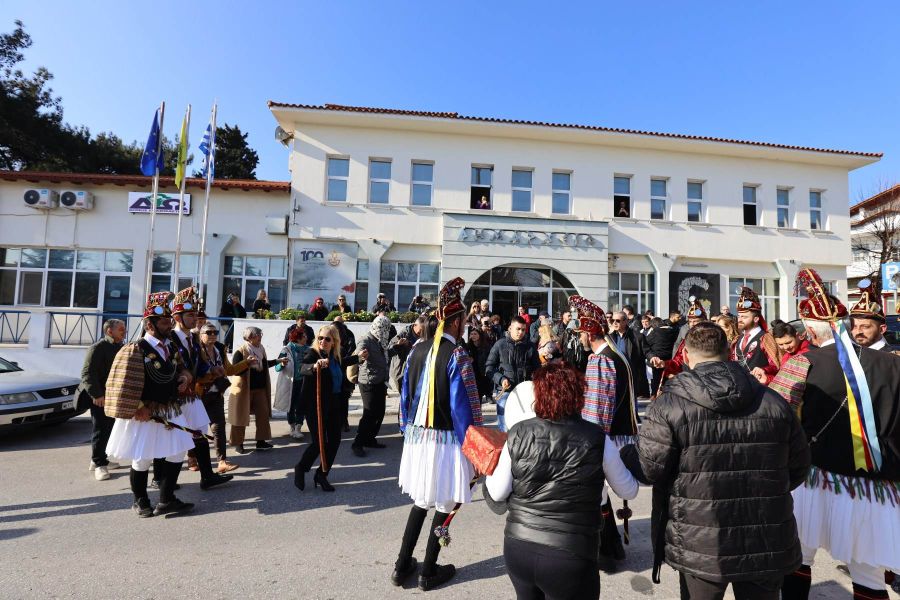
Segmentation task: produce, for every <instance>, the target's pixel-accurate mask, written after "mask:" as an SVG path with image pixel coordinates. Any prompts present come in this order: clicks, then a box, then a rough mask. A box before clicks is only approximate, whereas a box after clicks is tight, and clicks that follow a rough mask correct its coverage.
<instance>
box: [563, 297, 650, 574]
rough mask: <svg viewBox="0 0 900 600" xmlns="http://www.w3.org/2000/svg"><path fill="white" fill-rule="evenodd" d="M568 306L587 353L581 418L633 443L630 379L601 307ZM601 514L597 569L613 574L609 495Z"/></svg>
mask: <svg viewBox="0 0 900 600" xmlns="http://www.w3.org/2000/svg"><path fill="white" fill-rule="evenodd" d="M569 304H570V305H572V306H574V307H575V308H577V310H578V321H579V322H578V327H577V330H578V332H579V335H580V338H581V343H582V345H583V346H584V348H585V350H587V351H589V352H590V356H589V357H588V365H587V371H586V373H585V382H586V384H587V389H586V390H585V394H584V409H583V410H582V412H581V418H583V419H584V420H586V421H590V422H591V423H596V424H598V425H600V427H602V428H603V431H604V432H605V433H606V434H607V436H608V437H609V439H610V441H611V442H613V443H614V444H615V445H616V447H618V448H622V447H623V446H625V445H627V444H633V443H634V440H635V436H637V433H638V431H637V415H636V414H635V408H634V406H635V404H634V402H635V394H634V387H633V381H634V379H633V378H632V374H631V367H630V365H629V363H628V358H627V357H626V356H625V355H623V354H622V352H621V351H620V350H619V349H618V348H617V347H616V344H615V342H613V340H612V338H610V337H609V329H608V328H607V324H606V316H605V313H604V312H603V309H602V308H600V307H599V306H597V305H596V304H594V303H593V302H591V301H590V300H587V299H586V298H583V297H581V296H572V297H570V298H569ZM625 510H627V509H625ZM601 511H602V513H603V528H602V530H601V532H600V555H599V561H600V566H601V568H602V569H603V570H605V571H614V570H615V562H614V560H625V547H624V546H623V545H622V537H621V536H620V535H619V529H618V527H617V526H616V518H615V513H614V511H613V506H612V501H611V500H610V498H609V496H607V497H606V502H604V504H603V506H602V507H601Z"/></svg>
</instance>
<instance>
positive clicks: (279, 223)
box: [266, 215, 288, 235]
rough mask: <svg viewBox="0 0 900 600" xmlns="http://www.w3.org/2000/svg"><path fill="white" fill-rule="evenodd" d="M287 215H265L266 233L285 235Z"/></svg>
mask: <svg viewBox="0 0 900 600" xmlns="http://www.w3.org/2000/svg"><path fill="white" fill-rule="evenodd" d="M287 232H288V217H287V215H266V233H269V234H271V235H287Z"/></svg>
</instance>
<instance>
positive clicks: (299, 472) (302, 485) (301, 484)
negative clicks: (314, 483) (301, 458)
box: [294, 463, 306, 492]
mask: <svg viewBox="0 0 900 600" xmlns="http://www.w3.org/2000/svg"><path fill="white" fill-rule="evenodd" d="M294 485H295V486H297V489H298V490H300V491H301V492H302V491H303V490H304V489H306V471H304V470H303V467H302V465H301V464H300V463H297V464H296V465H294Z"/></svg>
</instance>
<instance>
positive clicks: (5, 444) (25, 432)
mask: <svg viewBox="0 0 900 600" xmlns="http://www.w3.org/2000/svg"><path fill="white" fill-rule="evenodd" d="M90 443H91V420H90V418H88V417H84V416H81V417H76V418H74V419H70V420H69V421H66V422H64V423H58V424H56V425H37V426H34V427H28V428H26V429H13V430H11V431H9V432H4V433H3V434H2V435H0V452H17V451H21V450H52V449H56V448H65V447H68V446H78V445H82V444H90ZM85 457H86V459H89V458H90V457H91V451H90V448H88V450H87V453H86V454H85Z"/></svg>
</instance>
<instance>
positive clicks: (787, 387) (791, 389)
mask: <svg viewBox="0 0 900 600" xmlns="http://www.w3.org/2000/svg"><path fill="white" fill-rule="evenodd" d="M809 367H810V364H809V359H807V358H806V357H805V356H804V355H802V354H798V355H797V356H793V357H791V358H790V359H789V360H788V361H787V362H786V363H784V366H783V367H781V370H780V371H778V374H777V375H775V378H774V379H773V380H772V382H771V383H770V384H769V389H771V390H774V391H776V392H778V395H779V396H781V397H782V398H784V399H785V400H787V403H788V404H790V405H791V406H792V407H793V408H794V410H798V409H799V408H800V406H801V405H802V404H803V392H804V391H805V390H806V377H807V375H808V374H809Z"/></svg>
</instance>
